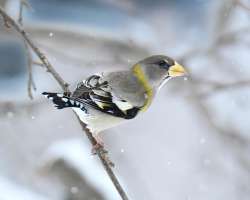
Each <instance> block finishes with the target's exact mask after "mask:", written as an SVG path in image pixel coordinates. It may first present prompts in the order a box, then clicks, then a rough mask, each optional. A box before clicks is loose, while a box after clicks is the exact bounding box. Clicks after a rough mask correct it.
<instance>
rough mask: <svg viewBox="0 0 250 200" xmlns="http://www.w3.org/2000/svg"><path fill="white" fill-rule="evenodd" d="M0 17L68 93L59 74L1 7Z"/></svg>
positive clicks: (66, 85) (67, 85) (64, 82)
mask: <svg viewBox="0 0 250 200" xmlns="http://www.w3.org/2000/svg"><path fill="white" fill-rule="evenodd" d="M0 15H2V17H3V19H4V21H5V23H7V24H8V26H12V27H13V28H14V29H15V30H16V31H17V32H18V33H20V35H21V36H22V37H23V39H24V41H26V42H27V43H28V45H29V46H30V47H31V49H32V50H33V51H34V52H35V54H36V55H37V56H38V57H39V59H40V60H41V62H42V63H43V65H44V66H45V67H46V68H47V71H48V72H49V73H50V74H51V75H52V76H53V77H54V78H55V80H56V81H57V82H58V84H59V85H60V86H61V88H62V89H63V91H64V92H66V93H69V89H68V87H69V84H68V83H67V82H66V81H64V80H63V78H62V77H61V76H60V75H59V73H58V72H57V71H56V70H55V69H54V68H53V66H52V65H51V64H50V62H49V60H48V59H47V57H46V56H45V55H44V53H43V52H42V51H40V49H38V48H37V46H36V45H35V43H34V42H33V41H32V40H31V39H30V38H29V36H28V34H27V33H26V31H25V30H24V29H23V28H22V27H21V26H20V25H18V23H16V22H15V21H14V20H13V19H12V18H11V17H10V16H9V15H8V14H7V13H6V12H5V11H4V10H3V9H2V8H1V7H0Z"/></svg>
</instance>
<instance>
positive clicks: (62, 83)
mask: <svg viewBox="0 0 250 200" xmlns="http://www.w3.org/2000/svg"><path fill="white" fill-rule="evenodd" d="M0 15H2V16H3V18H4V20H6V21H7V22H8V23H9V24H10V25H11V26H13V27H14V29H15V30H16V31H17V32H18V33H20V35H21V36H22V37H23V39H24V40H25V41H26V42H27V44H28V45H29V46H30V47H31V48H32V49H33V51H34V52H35V54H36V55H37V56H38V57H39V58H40V60H41V62H42V63H43V65H44V66H45V67H46V68H47V70H48V72H50V73H51V74H52V76H53V77H54V78H55V80H56V81H57V82H58V83H59V85H60V86H61V88H62V89H63V90H64V92H67V93H70V91H69V89H68V86H69V84H68V83H67V82H65V81H64V80H63V78H62V77H61V76H60V75H59V74H58V73H57V71H55V69H54V68H53V66H52V65H51V64H50V62H49V60H48V59H47V57H46V56H45V54H44V53H42V52H41V51H40V49H38V47H37V46H36V45H35V44H34V42H33V41H32V40H31V39H30V38H29V36H28V34H27V33H26V32H25V31H24V30H23V28H22V27H21V26H20V25H18V24H17V23H16V22H15V21H14V20H13V19H12V18H11V17H10V16H9V15H7V13H6V12H5V11H4V10H3V9H2V8H1V7H0ZM78 120H79V122H80V124H81V126H82V129H83V130H84V131H85V133H86V135H87V137H88V139H89V141H90V142H91V144H92V145H96V144H97V141H96V139H95V138H94V137H93V134H92V133H91V132H90V131H89V130H88V129H87V128H86V125H85V124H84V123H82V122H81V121H80V119H79V118H78ZM97 155H98V157H99V158H100V160H101V163H102V164H103V166H104V168H105V170H106V172H107V174H108V176H109V178H110V179H111V181H112V183H113V184H114V186H115V188H116V190H117V192H118V193H119V194H120V197H121V199H123V200H128V196H127V195H126V193H125V191H124V189H123V188H122V186H121V184H120V183H119V181H118V179H117V177H116V176H115V174H114V172H113V170H112V165H113V164H112V162H111V161H110V160H109V158H108V156H107V152H106V151H105V149H104V148H103V147H100V148H98V149H97Z"/></svg>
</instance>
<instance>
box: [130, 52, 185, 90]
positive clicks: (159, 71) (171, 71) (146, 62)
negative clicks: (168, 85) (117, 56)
mask: <svg viewBox="0 0 250 200" xmlns="http://www.w3.org/2000/svg"><path fill="white" fill-rule="evenodd" d="M132 70H133V72H134V74H135V75H136V76H137V77H138V78H139V79H140V80H141V81H144V82H145V83H146V82H148V84H149V85H151V86H152V87H153V88H154V87H161V86H162V85H164V83H165V82H167V81H168V80H169V79H171V78H174V77H180V76H185V75H187V72H186V70H185V69H184V67H182V66H181V65H180V64H178V63H177V62H176V61H175V60H173V59H172V58H170V57H168V56H164V55H155V56H150V57H147V58H145V59H143V60H141V61H139V62H138V63H136V64H135V65H134V66H133V68H132Z"/></svg>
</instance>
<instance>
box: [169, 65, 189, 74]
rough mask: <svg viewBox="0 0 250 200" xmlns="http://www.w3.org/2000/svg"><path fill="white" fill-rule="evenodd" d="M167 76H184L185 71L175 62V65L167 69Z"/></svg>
mask: <svg viewBox="0 0 250 200" xmlns="http://www.w3.org/2000/svg"><path fill="white" fill-rule="evenodd" d="M168 74H169V76H170V77H178V76H185V75H187V71H186V70H185V69H184V67H183V66H181V65H180V64H178V63H177V62H175V64H174V65H173V66H171V67H170V68H169V69H168Z"/></svg>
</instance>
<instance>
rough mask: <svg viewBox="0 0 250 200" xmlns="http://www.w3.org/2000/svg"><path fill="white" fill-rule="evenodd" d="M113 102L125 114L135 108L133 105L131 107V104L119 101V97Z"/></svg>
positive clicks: (114, 98)
mask: <svg viewBox="0 0 250 200" xmlns="http://www.w3.org/2000/svg"><path fill="white" fill-rule="evenodd" d="M112 100H113V103H114V104H115V105H116V106H117V107H118V108H119V109H120V110H122V111H123V112H126V111H127V110H129V109H131V108H133V105H131V104H130V103H129V102H127V101H123V100H121V99H118V98H117V97H113V98H112Z"/></svg>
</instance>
